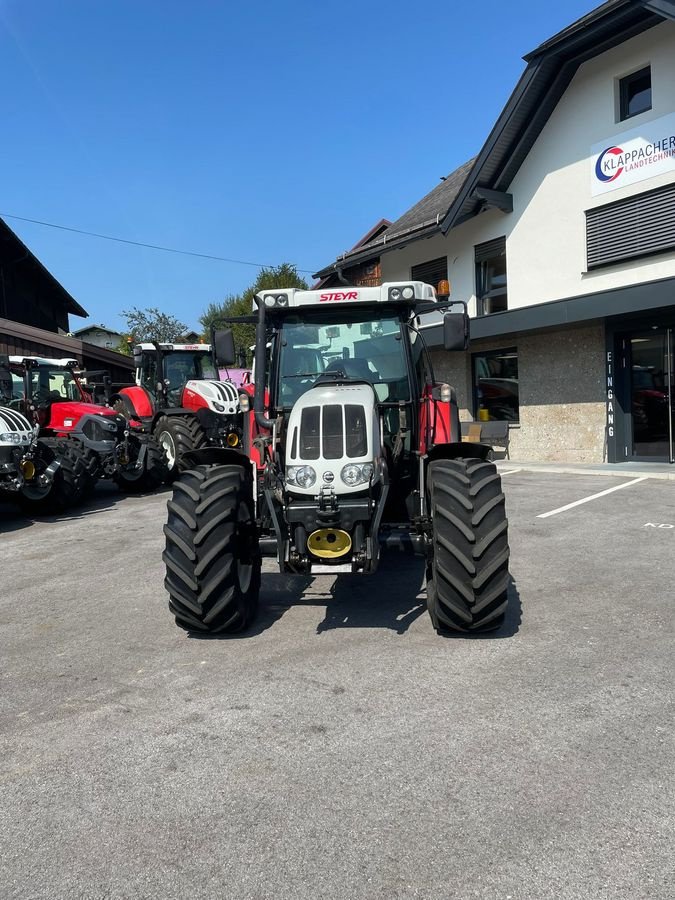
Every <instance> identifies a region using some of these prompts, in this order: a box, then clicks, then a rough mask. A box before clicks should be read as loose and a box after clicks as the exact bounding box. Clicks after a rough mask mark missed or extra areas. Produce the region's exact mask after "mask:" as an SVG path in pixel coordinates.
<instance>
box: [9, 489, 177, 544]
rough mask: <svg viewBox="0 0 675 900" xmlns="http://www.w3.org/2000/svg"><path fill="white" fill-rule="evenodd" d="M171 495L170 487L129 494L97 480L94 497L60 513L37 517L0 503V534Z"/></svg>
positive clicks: (16, 505)
mask: <svg viewBox="0 0 675 900" xmlns="http://www.w3.org/2000/svg"><path fill="white" fill-rule="evenodd" d="M170 492H171V488H170V486H163V487H161V488H159V489H157V490H154V491H148V492H145V493H139V494H131V493H125V492H124V491H121V490H120V489H119V488H118V487H117V485H116V484H114V483H113V482H110V481H100V482H99V483H98V484H97V485H96V487H95V489H94V492H93V494H91V495H90V496H88V497H85V499H84V500H83V501H82V502H81V504H80V505H79V506H75V507H72V508H71V509H67V510H65V511H64V512H61V513H44V514H38V513H36V512H32V511H23V510H22V509H21V507H20V506H19V505H18V504H15V503H11V502H10V503H7V502H0V535H2V534H8V533H9V532H12V531H19V530H20V529H22V528H28V527H29V526H31V525H35V524H37V523H39V522H50V523H58V522H73V521H77V520H80V519H86V518H88V517H89V516H96V515H100V514H101V513H104V512H107V511H108V510H110V509H113V508H114V507H116V506H117V504H118V503H121V502H124V501H127V500H133V499H135V498H143V497H149V496H150V495H151V494H169V493H170Z"/></svg>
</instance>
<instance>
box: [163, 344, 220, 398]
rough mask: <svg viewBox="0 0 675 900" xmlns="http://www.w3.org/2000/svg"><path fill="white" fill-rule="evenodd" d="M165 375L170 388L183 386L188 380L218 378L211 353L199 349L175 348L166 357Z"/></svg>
mask: <svg viewBox="0 0 675 900" xmlns="http://www.w3.org/2000/svg"><path fill="white" fill-rule="evenodd" d="M164 372H165V377H166V378H167V379H168V381H169V389H171V388H178V387H183V385H184V384H185V382H186V381H192V380H194V379H196V380H202V379H204V378H215V379H216V380H217V379H218V375H217V373H216V370H215V369H214V367H213V360H212V358H211V354H210V353H205V352H203V351H199V350H196V351H195V350H173V351H172V352H170V353H167V354H166V356H165V357H164Z"/></svg>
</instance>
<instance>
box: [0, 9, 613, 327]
mask: <svg viewBox="0 0 675 900" xmlns="http://www.w3.org/2000/svg"><path fill="white" fill-rule="evenodd" d="M594 5H597V4H593V2H592V0H591V2H583V0H567V2H566V3H565V4H544V3H541V0H521V2H512V3H504V2H503V0H502V2H499V0H485V2H483V3H481V4H457V3H449V2H447V0H445V2H438V0H426V2H423V3H419V4H413V3H399V2H396V0H393V2H392V0H387V2H380V0H378V2H368V0H361V2H353V0H343V2H341V3H339V4H337V3H317V2H316V0H314V2H306V0H299V2H286V3H279V2H277V3H272V2H258V3H255V4H254V3H240V4H237V5H235V4H233V3H231V2H216V0H192V2H190V3H186V2H185V0H183V2H178V0H114V2H113V0H0V83H2V85H3V116H2V119H3V125H4V128H3V138H2V141H0V215H2V214H13V215H16V216H23V217H27V218H32V219H39V220H42V221H47V222H55V223H58V224H62V225H68V226H72V227H75V228H80V229H84V230H90V231H96V232H99V233H104V234H111V235H116V236H119V237H123V238H127V239H130V240H138V241H142V242H148V243H153V244H160V245H164V246H170V247H176V248H180V249H185V250H194V251H197V252H202V253H207V254H214V255H217V256H225V257H229V258H233V259H239V260H248V261H251V262H255V263H262V264H264V265H274V264H277V263H280V262H283V261H287V262H291V263H294V264H295V265H297V266H298V268H299V269H307V270H309V271H310V272H314V271H316V270H317V269H318V268H320V267H321V266H323V265H325V264H327V263H329V262H331V261H332V260H333V259H334V258H335V256H336V255H337V254H338V253H340V252H342V251H343V250H345V249H347V248H349V247H350V246H352V245H353V244H354V243H355V242H356V241H357V240H358V239H359V237H361V235H362V234H364V233H365V232H366V231H368V230H369V228H370V227H371V226H372V225H373V224H375V222H376V221H378V220H379V219H380V218H382V217H387V218H390V219H395V218H397V217H398V216H399V215H401V213H403V212H404V211H405V210H406V209H408V208H409V207H410V206H412V205H413V204H414V203H415V202H416V201H417V200H418V199H420V197H422V196H423V195H424V194H426V193H427V192H428V191H429V190H430V189H431V188H433V187H434V186H435V185H436V184H437V183H438V179H439V178H440V176H442V175H446V174H448V172H451V171H452V170H453V169H454V168H456V167H457V166H458V165H460V164H461V163H462V162H464V161H465V160H467V159H468V158H470V157H471V156H473V155H474V154H475V153H476V152H477V151H478V150H479V149H480V147H481V145H482V144H483V142H484V140H485V138H486V137H487V134H488V132H489V130H490V128H491V127H492V125H493V124H494V121H495V119H496V118H497V116H498V115H499V112H500V111H501V109H502V107H503V105H504V103H505V102H506V100H507V99H508V97H509V95H510V93H511V91H512V90H513V88H514V86H515V84H516V82H517V80H518V78H519V77H520V74H521V72H522V70H523V68H524V63H523V61H522V58H521V57H522V56H523V54H525V53H527V52H528V51H530V50H532V49H534V47H535V46H537V45H538V44H539V43H541V42H542V41H544V40H546V39H547V38H548V37H550V36H551V35H553V34H554V33H555V32H557V31H559V30H560V29H561V28H564V27H565V26H566V25H568V24H570V23H571V22H572V21H574V20H575V19H577V18H579V17H580V16H582V15H584V14H585V13H587V12H588V11H590V10H591V9H592V8H593V7H594ZM6 221H7V222H8V224H9V225H10V227H11V228H13V229H14V230H15V231H16V233H17V234H18V235H19V236H20V237H21V239H22V240H23V241H24V242H25V243H26V244H27V245H28V246H29V247H30V248H31V250H32V251H33V252H34V253H35V254H36V255H37V256H38V258H39V259H40V260H41V261H42V262H43V263H44V264H45V265H46V266H47V268H48V269H49V270H50V271H51V272H52V273H53V274H54V275H55V277H56V278H57V279H58V280H59V281H60V282H61V283H62V284H63V285H64V286H65V287H66V289H67V290H68V291H70V293H71V294H72V295H73V296H74V297H75V299H76V300H77V301H78V302H79V303H81V304H82V306H84V308H85V309H86V310H88V312H89V313H90V319H89V320H86V321H85V320H83V319H78V318H73V319H72V320H71V327H72V328H74V329H75V328H80V327H82V326H83V325H84V324H88V323H89V322H100V323H105V324H107V325H109V326H111V327H114V328H119V329H121V328H122V327H123V324H124V323H123V319H121V318H120V316H119V313H120V312H121V310H123V309H129V308H130V307H132V306H137V307H141V308H143V307H149V306H158V307H160V308H161V309H162V310H164V311H165V312H170V313H172V314H174V315H176V316H178V317H179V318H181V319H182V320H183V321H185V322H187V323H188V324H189V325H190V326H195V325H196V324H197V319H198V316H199V314H200V313H201V312H202V311H203V309H204V308H205V307H206V306H207V304H208V303H210V302H212V301H218V300H220V299H222V298H223V297H224V296H226V295H227V294H231V293H236V292H238V291H240V290H242V289H244V288H245V287H246V286H248V285H249V284H250V283H251V282H252V281H253V280H254V279H255V276H256V274H257V272H258V269H256V268H254V267H252V266H245V265H235V264H230V263H223V262H217V261H210V260H204V259H195V258H191V257H188V256H178V255H173V254H168V253H162V252H158V251H154V250H148V249H141V248H137V247H131V246H127V245H122V244H115V243H110V242H107V241H101V240H97V239H94V238H89V237H84V236H81V235H76V234H70V233H67V232H62V231H57V230H55V229H51V228H45V227H42V226H38V225H33V224H29V223H26V222H21V221H17V220H16V219H12V218H9V217H7V219H6ZM307 277H309V276H307Z"/></svg>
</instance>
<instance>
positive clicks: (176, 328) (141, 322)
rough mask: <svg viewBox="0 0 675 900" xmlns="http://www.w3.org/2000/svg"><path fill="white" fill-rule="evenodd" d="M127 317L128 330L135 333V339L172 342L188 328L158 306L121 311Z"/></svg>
mask: <svg viewBox="0 0 675 900" xmlns="http://www.w3.org/2000/svg"><path fill="white" fill-rule="evenodd" d="M121 315H122V317H123V318H124V319H126V322H127V331H128V332H129V334H131V335H133V338H134V341H135V342H139V341H160V342H164V343H167V342H170V341H175V340H177V339H178V338H179V337H180V336H181V335H182V334H185V332H186V331H187V330H188V326H187V325H186V324H185V323H184V322H181V321H180V319H177V318H176V317H175V316H171V315H169V314H168V313H163V312H161V310H159V309H158V308H157V307H156V306H151V307H149V308H148V309H137V308H136V307H135V306H133V307H132V308H131V309H125V310H123V312H122V313H121Z"/></svg>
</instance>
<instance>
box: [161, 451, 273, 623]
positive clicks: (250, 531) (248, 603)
mask: <svg viewBox="0 0 675 900" xmlns="http://www.w3.org/2000/svg"><path fill="white" fill-rule="evenodd" d="M168 510H169V518H168V521H167V524H166V525H165V526H164V534H165V535H166V549H165V551H164V554H163V556H162V559H163V560H164V563H165V565H166V579H165V581H164V585H165V587H166V589H167V591H168V592H169V598H170V599H169V609H170V611H171V612H172V613H173V614H174V616H175V617H176V624H177V625H178V626H180V627H181V628H184V629H186V631H199V632H208V633H221V634H230V633H234V632H237V631H242V630H243V629H245V628H247V627H248V626H249V625H250V624H251V622H252V621H253V619H254V618H255V615H256V613H257V609H258V595H259V593H260V570H261V559H260V551H259V548H258V540H257V534H256V527H255V519H254V513H253V482H252V479H251V478H250V476H249V475H248V473H247V472H246V471H245V470H244V469H243V468H242V467H241V466H238V465H230V466H197V467H196V468H194V469H189V470H188V471H186V472H184V473H183V474H182V475H181V476H180V477H179V478H178V479H177V481H176V482H175V483H174V488H173V497H172V498H171V500H169V502H168Z"/></svg>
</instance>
